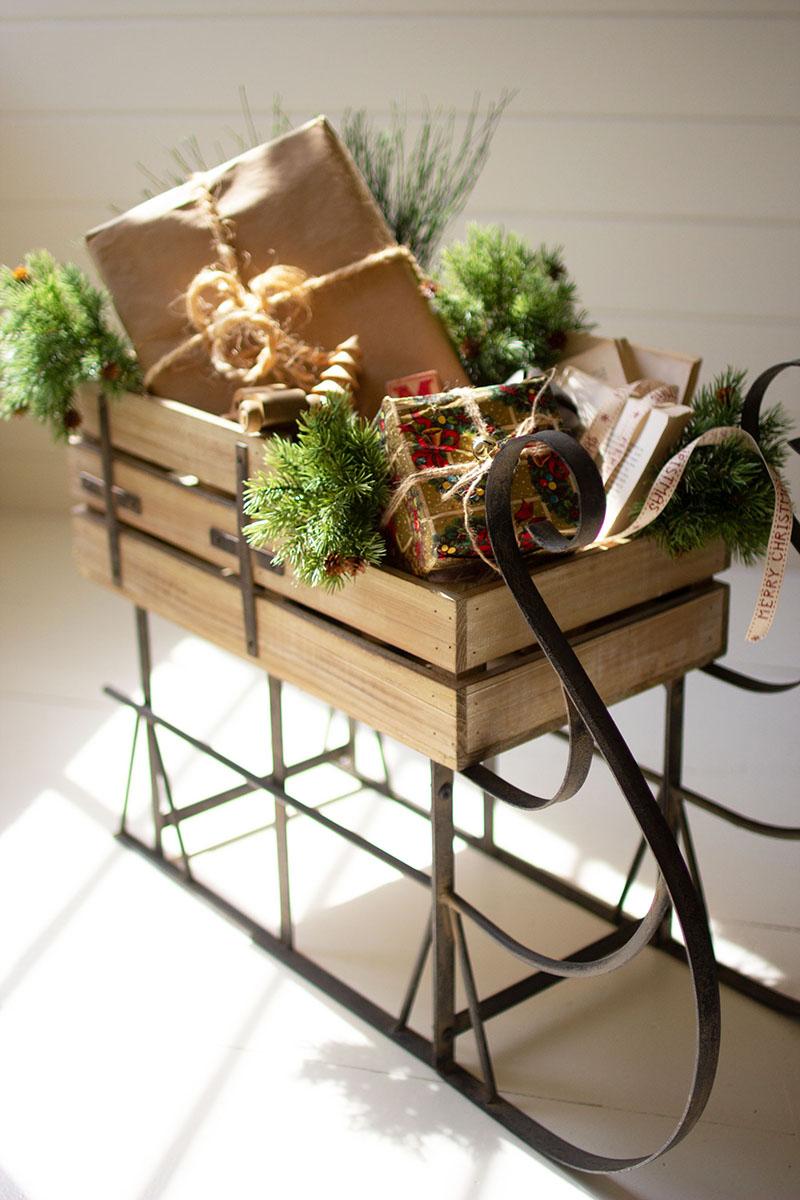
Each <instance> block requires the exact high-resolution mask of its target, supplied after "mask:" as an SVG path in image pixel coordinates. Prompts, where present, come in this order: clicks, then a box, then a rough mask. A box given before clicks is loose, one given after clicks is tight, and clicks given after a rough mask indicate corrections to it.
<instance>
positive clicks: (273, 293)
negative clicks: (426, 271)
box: [144, 174, 414, 391]
mask: <svg viewBox="0 0 800 1200" xmlns="http://www.w3.org/2000/svg"><path fill="white" fill-rule="evenodd" d="M192 182H193V183H194V184H195V186H196V201H197V204H198V205H199V207H200V208H201V209H202V211H203V213H204V215H205V218H206V222H207V224H208V228H209V229H210V231H211V237H212V243H213V247H214V254H215V259H214V262H213V263H211V264H210V265H209V266H205V267H203V268H202V269H201V270H200V271H198V272H197V274H196V275H195V276H194V278H193V279H192V281H191V283H190V284H189V287H188V288H187V289H186V293H185V295H184V298H183V299H184V303H185V306H186V316H187V319H188V321H189V324H190V325H191V326H192V328H193V329H194V330H195V331H196V332H195V333H194V334H192V335H191V336H190V337H188V338H187V339H186V340H185V341H183V342H181V343H180V345H178V346H175V347H174V348H173V349H172V350H169V351H168V352H167V353H166V354H164V355H162V357H161V358H159V360H158V361H157V362H156V363H154V364H153V366H152V367H150V369H149V370H148V371H147V373H146V375H145V379H144V382H145V386H146V387H148V388H149V387H152V386H153V384H154V383H155V381H156V380H157V379H158V377H159V375H160V374H161V373H162V371H165V370H167V369H168V368H170V367H174V366H177V365H178V364H179V363H181V362H182V361H184V360H185V359H186V358H187V356H188V355H189V354H190V353H191V352H192V351H193V350H194V349H195V348H196V347H198V346H203V345H205V346H207V348H208V353H209V358H210V359H211V363H212V365H213V367H214V368H215V369H216V370H217V371H218V372H219V373H220V374H221V375H223V376H224V377H225V378H226V379H231V380H234V381H236V382H237V383H239V384H240V385H249V384H259V383H264V382H266V381H267V380H268V379H269V380H271V381H273V382H277V383H285V384H286V385H287V386H289V387H299V388H302V389H303V390H304V391H309V390H310V389H311V388H312V387H313V386H314V384H315V383H316V382H317V380H318V378H319V375H320V372H321V371H322V370H324V368H325V367H326V366H327V364H328V359H329V352H328V351H326V350H323V349H321V348H320V347H319V346H312V345H309V344H308V343H307V342H305V341H303V340H302V339H301V338H300V337H298V336H297V335H296V334H295V333H293V332H292V329H293V328H294V327H296V326H297V325H298V324H300V323H304V322H306V321H307V320H308V319H309V317H310V316H311V297H312V296H313V295H314V293H315V292H317V291H321V290H322V289H323V288H326V287H330V286H332V285H333V284H337V283H341V282H342V281H343V280H346V279H349V278H351V277H352V276H353V275H356V274H358V273H359V272H360V271H362V270H363V269H364V268H365V267H367V266H372V265H374V264H376V263H380V262H385V261H389V260H391V259H395V258H405V259H407V260H409V261H410V262H411V263H412V264H413V263H414V260H413V257H412V255H411V253H410V252H409V251H408V250H407V249H406V247H404V246H390V247H388V248H387V249H386V250H380V251H378V252H376V253H375V254H370V255H367V256H366V257H365V258H362V259H360V260H359V261H358V262H355V263H349V264H348V265H347V266H344V267H339V268H338V269H337V270H335V271H331V272H329V273H328V274H327V275H316V276H309V275H307V274H306V272H305V271H303V270H302V269H301V268H300V267H295V266H291V265H289V264H286V263H275V264H274V265H273V266H271V267H268V268H267V270H265V271H263V272H262V273H261V274H260V275H256V276H254V277H253V278H252V279H250V280H249V281H248V282H247V283H244V282H243V280H242V277H241V270H240V264H239V257H238V255H237V252H236V246H235V230H234V225H233V222H232V221H231V220H229V219H228V218H225V217H223V216H222V215H221V214H220V212H219V208H218V206H217V202H216V198H215V196H214V193H213V191H212V190H211V187H210V186H209V182H208V178H207V176H205V175H203V174H198V175H194V176H193V177H192Z"/></svg>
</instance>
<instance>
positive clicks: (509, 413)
mask: <svg viewBox="0 0 800 1200" xmlns="http://www.w3.org/2000/svg"><path fill="white" fill-rule="evenodd" d="M544 382H545V381H544V380H543V379H538V380H525V381H524V382H522V383H512V384H501V385H497V386H495V387H485V388H457V389H455V390H454V391H450V392H443V393H442V394H440V395H438V396H426V397H424V398H422V397H419V396H412V397H408V398H393V397H386V399H385V400H384V402H383V405H382V407H381V411H380V413H379V415H378V424H379V428H380V430H381V433H382V436H383V439H384V444H385V447H386V451H387V455H388V458H389V462H390V464H391V472H392V484H393V487H394V489H395V499H394V502H393V504H392V505H391V506H390V509H389V512H390V513H391V514H392V515H391V520H390V523H389V531H390V534H391V538H392V541H393V542H394V545H395V547H396V549H397V551H398V552H399V554H400V556H401V557H402V559H403V561H404V563H405V564H406V565H407V566H408V567H409V568H410V569H411V570H412V571H413V572H414V573H415V574H416V575H431V574H434V573H437V574H438V573H443V574H444V573H446V574H447V576H448V577H449V578H451V579H452V578H454V577H458V576H459V575H466V574H470V573H474V571H475V568H476V566H479V565H480V558H481V556H483V555H485V556H486V558H488V559H491V558H492V551H491V547H490V545H489V536H488V532H487V529H486V519H485V504H484V485H485V475H484V476H480V474H479V472H477V471H476V467H477V464H479V463H480V462H482V461H484V460H485V459H486V457H487V456H488V455H490V454H491V453H492V449H491V447H492V445H494V446H497V445H500V444H502V443H503V442H504V441H506V440H507V439H508V438H509V437H513V436H514V435H515V434H516V433H518V432H522V431H523V429H522V428H521V427H522V426H523V423H524V431H529V430H530V428H536V429H555V428H557V427H558V416H557V411H556V408H555V405H554V403H553V401H552V399H551V397H550V396H549V394H548V392H547V390H546V388H545V387H544ZM476 475H477V476H478V477H477V478H476ZM454 487H455V489H456V490H455V491H454V490H453V489H454ZM465 498H466V502H465ZM512 502H513V505H514V520H515V523H516V526H517V535H518V539H519V544H520V546H522V547H523V549H525V548H528V549H535V547H536V542H535V540H534V537H533V534H532V530H533V528H534V527H535V525H536V523H537V522H539V521H543V520H546V519H549V520H551V521H552V522H553V523H554V524H555V525H556V526H557V527H558V528H559V529H561V530H563V531H565V532H566V531H571V530H572V529H574V527H575V524H576V523H577V520H578V515H579V511H578V498H577V494H576V492H575V488H574V486H573V482H572V478H571V476H570V473H569V471H568V470H567V468H566V467H565V466H564V464H563V462H562V461H561V459H560V458H559V457H558V456H557V455H555V454H552V453H550V452H549V450H547V448H546V447H544V446H543V447H542V448H541V449H540V450H534V451H533V453H532V454H531V455H530V456H529V457H528V458H527V460H526V462H523V463H522V464H521V465H520V468H519V469H518V471H517V475H516V477H515V480H514V488H513V492H512ZM465 512H468V513H469V525H470V528H469V531H468V529H467V525H466V521H465Z"/></svg>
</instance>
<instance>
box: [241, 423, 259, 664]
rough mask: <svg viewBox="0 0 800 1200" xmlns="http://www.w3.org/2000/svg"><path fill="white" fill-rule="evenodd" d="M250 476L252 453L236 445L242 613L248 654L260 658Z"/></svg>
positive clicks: (245, 447)
mask: <svg viewBox="0 0 800 1200" xmlns="http://www.w3.org/2000/svg"><path fill="white" fill-rule="evenodd" d="M249 474H250V452H249V450H248V448H247V443H246V442H237V443H236V528H237V531H238V544H237V547H236V551H237V554H238V556H239V588H240V591H241V593H242V613H243V615H244V633H245V640H246V642H247V653H248V654H251V655H252V656H253V658H257V657H258V623H257V619H256V595H255V590H254V582H253V562H252V559H251V558H250V547H249V546H248V544H247V539H246V538H245V536H244V488H245V483H246V482H247V478H248V476H249Z"/></svg>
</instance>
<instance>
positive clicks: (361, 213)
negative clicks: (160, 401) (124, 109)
mask: <svg viewBox="0 0 800 1200" xmlns="http://www.w3.org/2000/svg"><path fill="white" fill-rule="evenodd" d="M206 178H207V180H208V182H209V185H210V186H212V187H213V188H214V194H215V197H216V200H217V206H218V209H219V212H220V214H221V215H222V216H223V217H224V218H227V219H230V220H231V221H232V222H233V225H234V231H235V243H236V247H237V252H238V254H239V258H240V261H242V276H243V278H244V279H245V281H246V280H247V279H249V278H251V277H252V276H254V275H256V274H258V273H259V272H260V271H263V270H264V269H265V268H266V267H268V266H270V265H271V264H272V263H275V262H280V263H290V264H292V265H293V266H298V267H302V269H303V270H304V271H306V272H307V273H308V274H309V275H325V274H328V273H329V272H331V271H335V270H337V269H338V268H340V267H344V266H347V265H348V264H351V263H355V262H358V261H359V260H360V259H362V258H364V257H366V256H367V255H370V254H373V253H375V252H376V251H380V250H384V249H387V248H389V247H392V246H394V245H395V242H394V239H393V237H392V234H391V231H390V230H389V227H388V226H387V224H386V222H385V221H384V219H383V216H382V214H381V212H380V210H379V208H378V206H377V204H376V203H375V200H374V199H373V197H372V195H371V193H370V191H369V189H368V188H367V185H366V183H365V182H364V179H363V178H362V176H361V175H360V173H359V171H358V169H357V168H356V166H355V164H354V162H353V160H352V158H351V157H350V154H349V152H348V150H347V148H346V147H345V146H344V144H343V143H342V141H341V140H340V138H339V137H338V136H337V134H336V133H335V131H334V130H333V129H332V127H331V126H330V125H329V124H328V122H327V120H326V119H325V118H324V117H318V118H316V119H315V120H313V121H310V122H309V123H308V124H307V125H304V126H302V127H301V128H299V129H297V130H295V131H293V132H291V133H288V134H285V135H284V136H283V137H280V138H278V139H276V140H275V141H273V142H270V143H269V144H268V145H265V146H259V147H257V148H256V149H255V150H249V151H247V152H246V153H245V154H242V155H240V156H238V157H237V158H235V159H233V160H232V161H231V162H229V163H226V164H223V165H222V166H220V167H217V168H215V169H214V170H212V171H209V172H208V173H207V176H206ZM195 197H196V188H195V187H194V186H193V185H192V184H191V183H188V182H187V183H186V184H182V185H180V186H179V187H176V188H172V189H171V190H170V191H168V192H164V193H163V194H161V195H159V196H154V197H153V198H152V199H151V200H147V201H145V202H144V203H143V204H140V205H138V206H137V207H136V208H133V209H131V210H130V211H129V212H127V213H124V214H123V215H122V216H120V217H116V218H114V219H113V220H111V221H108V222H106V223H105V224H104V225H101V226H99V227H98V228H96V229H93V230H91V231H90V232H89V233H88V234H87V239H86V240H87V244H88V247H89V251H90V253H91V255H92V257H93V259H94V261H95V263H96V265H97V268H98V270H99V272H100V275H101V277H102V279H103V281H104V283H105V285H106V287H107V288H108V290H109V291H110V293H111V295H112V297H113V300H114V303H115V306H116V308H117V312H118V313H119V316H120V319H121V321H122V323H123V325H124V326H125V329H126V330H127V332H128V335H129V337H130V339H131V341H132V342H133V344H134V346H135V348H136V352H137V354H138V356H139V360H140V362H141V364H142V367H143V370H144V371H145V372H146V371H148V370H149V369H150V368H151V367H152V366H153V365H154V364H155V363H157V362H158V361H159V359H160V358H162V357H163V355H165V354H166V353H168V352H169V351H171V350H173V349H174V348H175V347H176V346H179V345H180V344H182V343H183V342H185V341H186V340H187V339H188V338H189V337H190V336H191V334H192V333H193V332H194V330H193V329H192V328H191V326H190V325H189V323H188V321H187V319H186V316H185V309H184V305H183V296H184V294H185V292H186V289H187V288H188V286H189V284H190V283H191V281H192V279H193V278H194V276H195V274H196V273H197V272H198V271H199V270H200V269H201V268H202V267H204V266H208V265H209V264H211V263H212V262H213V261H214V258H215V252H214V245H213V242H212V238H211V233H210V230H209V228H208V226H207V224H206V222H205V220H204V217H203V214H202V211H201V209H200V208H199V206H198V204H197V202H196V199H195ZM245 264H246V265H245ZM297 333H298V335H299V336H301V337H302V338H303V339H304V340H306V341H309V342H316V343H317V344H319V345H321V346H323V347H325V348H326V349H332V348H333V347H334V346H335V345H336V343H337V342H340V341H343V340H344V339H345V338H347V337H350V336H351V335H352V334H354V333H357V334H358V335H359V338H360V340H361V347H362V350H363V352H364V362H363V371H362V375H361V386H360V389H359V395H358V406H359V408H360V409H361V411H363V412H365V413H366V414H368V415H370V416H371V415H372V414H373V413H374V412H375V411H376V410H377V408H378V407H379V405H380V402H381V400H382V398H383V394H384V384H385V382H386V380H387V379H392V378H395V377H397V376H399V375H408V374H411V373H413V372H415V371H419V370H427V369H435V370H437V371H438V372H439V374H440V376H441V378H442V380H443V381H445V380H447V381H448V384H449V385H451V386H458V385H460V384H466V383H467V379H466V376H465V375H464V372H463V369H462V367H461V365H460V363H459V360H458V357H457V355H456V353H455V350H454V348H453V346H452V343H451V342H450V340H449V338H448V336H447V333H446V331H445V329H444V327H443V325H442V324H441V322H440V320H439V318H438V317H437V316H436V314H435V313H433V311H432V310H431V308H430V306H429V304H428V302H427V300H426V299H425V297H424V296H423V295H422V294H421V292H420V289H419V280H418V277H417V275H416V271H415V269H414V265H413V260H411V259H410V256H408V255H407V253H405V252H402V251H400V250H399V248H398V254H397V257H394V256H392V257H390V258H389V259H388V260H387V261H383V262H380V263H377V264H374V265H366V266H365V267H364V268H363V270H362V271H360V272H359V273H358V274H357V276H355V277H353V278H348V279H345V280H341V281H339V282H338V283H334V284H332V285H330V286H329V287H326V288H324V289H321V290H320V291H318V292H316V293H315V295H314V297H313V303H312V314H311V318H310V320H309V321H308V323H307V324H304V325H303V326H302V328H298V329H297ZM238 386H240V385H239V383H238V382H236V381H234V380H229V379H225V378H223V377H222V376H221V375H218V374H217V373H216V372H215V371H214V370H213V368H212V367H211V365H210V362H209V359H208V354H207V351H206V349H205V347H204V346H197V347H195V348H194V349H193V350H191V351H188V352H187V353H186V354H185V356H184V357H183V358H182V359H181V361H180V363H179V364H177V365H175V366H173V367H169V368H167V369H166V370H164V371H162V372H160V374H159V376H158V379H157V380H156V381H155V382H154V384H153V390H154V391H155V392H156V393H157V394H158V395H160V396H164V397H166V398H168V399H173V400H179V401H182V402H183V403H185V404H190V405H193V406H194V407H196V408H202V409H205V410H206V411H209V412H215V413H223V412H226V411H228V409H229V408H230V406H231V402H232V397H233V393H234V392H235V391H236V389H237V387H238Z"/></svg>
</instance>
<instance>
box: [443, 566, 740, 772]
mask: <svg viewBox="0 0 800 1200" xmlns="http://www.w3.org/2000/svg"><path fill="white" fill-rule="evenodd" d="M727 606H728V588H727V585H725V584H720V583H714V584H710V585H709V586H708V587H707V588H706V589H704V590H703V591H702V592H700V593H699V594H691V595H690V596H689V597H687V598H686V599H684V600H683V601H682V602H680V603H675V602H669V601H664V602H662V604H661V605H660V606H657V608H656V611H655V612H651V615H649V616H647V615H645V616H644V617H642V616H636V615H634V616H632V617H631V618H630V620H628V621H625V622H620V623H618V624H617V625H616V626H615V627H614V628H612V629H611V630H609V631H607V632H603V633H600V634H596V635H593V636H587V637H586V639H585V640H584V641H582V642H581V643H580V644H579V645H578V646H577V652H578V657H579V658H580V660H581V662H582V664H583V666H584V667H585V668H586V670H587V672H588V674H589V676H590V678H591V679H592V682H593V683H594V684H595V686H596V688H597V690H598V691H599V693H600V695H601V696H602V698H603V700H604V702H605V703H606V704H615V703H616V702H617V701H619V700H624V699H625V698H626V697H628V696H632V695H634V694H636V693H637V692H640V691H643V690H644V689H645V688H649V687H653V686H654V685H655V684H658V683H664V682H666V681H667V680H668V679H674V678H675V677H677V676H678V675H681V674H683V673H684V672H686V671H689V670H692V669H693V668H695V667H698V666H702V665H703V664H705V663H707V662H710V661H711V660H712V659H713V658H716V657H718V656H719V655H720V654H723V653H724V652H725V644H726V635H727V623H728V622H727ZM564 720H565V709H564V698H563V696H562V693H561V687H560V685H559V681H558V677H557V675H556V673H555V671H554V670H553V668H552V667H551V666H550V664H549V663H548V662H547V660H546V659H545V658H544V656H543V655H542V656H539V655H537V656H536V658H535V659H533V660H532V661H531V662H529V663H528V664H527V665H526V666H520V667H517V668H516V669H515V670H513V671H504V672H501V673H498V674H496V675H493V676H492V677H490V678H488V679H486V680H485V681H481V682H476V683H473V684H471V685H469V686H468V687H467V689H466V696H465V728H466V731H467V738H466V744H465V746H464V747H463V751H462V752H463V754H464V757H465V759H466V760H467V761H475V762H477V761H480V760H481V759H484V758H487V757H489V756H490V755H492V754H497V753H499V752H500V751H502V750H508V749H510V748H511V747H512V746H517V745H520V744H521V743H522V742H524V741H527V740H528V739H529V738H531V737H535V736H538V735H539V734H541V733H546V732H548V730H552V729H557V728H558V727H559V726H561V725H563V724H564Z"/></svg>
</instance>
